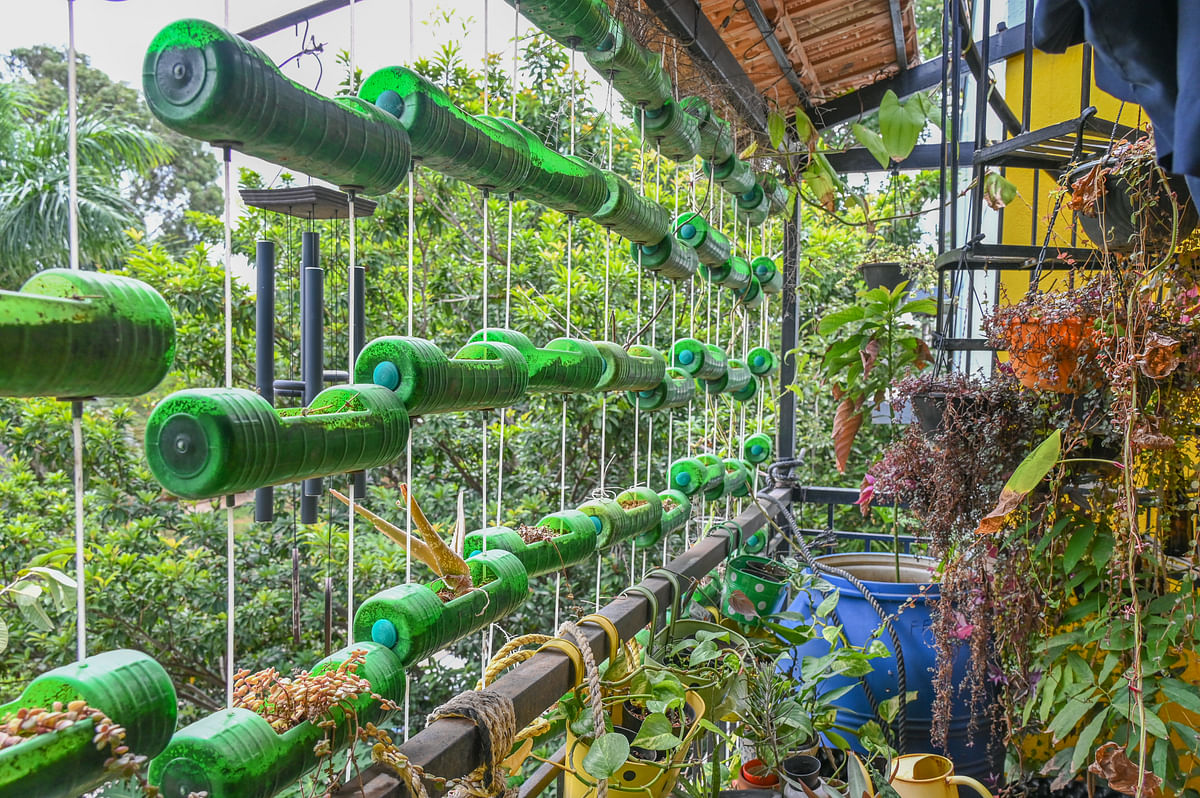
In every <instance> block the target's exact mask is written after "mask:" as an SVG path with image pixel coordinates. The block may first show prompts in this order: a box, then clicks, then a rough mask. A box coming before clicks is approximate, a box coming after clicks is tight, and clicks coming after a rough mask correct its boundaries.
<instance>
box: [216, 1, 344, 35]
mask: <svg viewBox="0 0 1200 798" xmlns="http://www.w3.org/2000/svg"><path fill="white" fill-rule="evenodd" d="M356 2H359V3H361V2H362V0H356ZM348 5H350V0H318V2H316V3H311V4H309V5H306V6H305V7H304V8H298V9H296V10H295V11H289V12H288V13H286V14H283V15H282V16H278V17H275V18H274V19H268V20H267V21H266V22H262V23H259V24H258V25H255V26H254V27H252V28H246V29H245V30H244V31H242V32H241V33H239V34H238V36H241V37H242V38H243V39H248V40H250V41H254V40H255V39H261V38H262V37H264V36H270V35H271V34H272V33H278V32H279V31H281V30H287V29H288V28H290V27H293V26H295V25H299V24H301V23H303V22H306V21H308V20H311V19H316V18H317V17H320V16H323V15H325V14H328V13H330V12H332V11H337V10H338V9H339V8H345V7H346V6H348Z"/></svg>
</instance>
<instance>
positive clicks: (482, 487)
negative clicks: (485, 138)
mask: <svg viewBox="0 0 1200 798" xmlns="http://www.w3.org/2000/svg"><path fill="white" fill-rule="evenodd" d="M489 100H490V98H489V96H488V2H487V0H483V114H484V116H487V114H488V111H489V110H491V109H490V107H489V105H490V103H489ZM488 266H489V264H488V192H487V191H486V190H485V191H484V192H483V340H485V341H486V340H487V333H488V300H489V297H488V292H489V290H490V289H489V287H488V272H490V271H491V269H489V268H488ZM488 421H489V419H488V416H487V413H486V412H485V413H484V414H483V458H482V466H481V470H480V479H479V501H480V505H481V506H480V514H481V516H482V520H481V523H480V527H482V528H485V529H486V528H487V519H488V509H487V499H488V481H487V478H488ZM487 549H488V540H487V535H484V536H483V550H484V551H487ZM462 553H463V554H465V553H466V552H462ZM495 626H496V625H495V624H492V623H489V624H488V625H487V628H486V629H484V630H483V647H482V655H481V656H480V658H479V677H480V679H483V680H486V679H487V665H488V662H489V661H490V660H491V658H492V630H493V629H494V628H495Z"/></svg>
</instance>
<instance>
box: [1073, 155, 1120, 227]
mask: <svg viewBox="0 0 1200 798" xmlns="http://www.w3.org/2000/svg"><path fill="white" fill-rule="evenodd" d="M1102 163H1103V162H1102V161H1098V162H1097V163H1096V165H1095V166H1094V167H1092V168H1091V169H1090V170H1088V172H1087V174H1085V175H1084V176H1083V177H1081V178H1079V179H1078V180H1076V181H1075V182H1074V183H1072V184H1071V199H1070V201H1069V202H1068V203H1067V207H1068V208H1070V209H1071V210H1073V211H1078V212H1079V213H1082V214H1083V215H1085V216H1095V215H1096V203H1098V202H1099V201H1100V200H1101V199H1103V198H1104V176H1105V175H1107V174H1108V173H1109V172H1111V171H1112V169H1110V168H1109V167H1106V166H1102V165H1101V164H1102Z"/></svg>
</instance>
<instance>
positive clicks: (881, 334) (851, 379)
mask: <svg viewBox="0 0 1200 798" xmlns="http://www.w3.org/2000/svg"><path fill="white" fill-rule="evenodd" d="M906 285H907V284H906V283H901V284H900V285H898V286H897V287H896V288H895V289H894V290H892V291H888V290H886V289H883V288H871V289H868V290H865V291H859V292H858V296H857V299H856V301H855V302H854V303H853V304H851V305H848V306H846V307H843V308H839V309H838V310H835V311H833V312H832V313H829V314H827V315H826V316H825V317H824V318H822V319H821V322H820V324H819V325H818V327H817V333H818V334H819V335H821V336H823V337H824V338H826V339H828V340H829V346H828V348H827V349H826V350H825V355H824V357H823V358H822V360H821V372H822V375H823V376H824V378H825V381H826V382H828V383H829V385H830V388H831V390H832V391H833V397H834V399H835V400H836V401H837V402H838V405H837V410H836V412H835V413H834V418H833V445H834V457H835V460H836V464H837V469H838V472H839V473H843V474H844V473H845V472H846V465H847V463H848V462H849V459H850V452H851V448H852V446H853V445H854V438H855V436H856V435H857V434H858V430H859V428H860V427H861V426H862V424H863V420H864V418H865V416H866V415H867V413H868V412H869V411H870V408H871V407H873V406H875V405H877V404H879V403H880V402H882V401H883V400H884V399H885V398H887V397H888V395H889V393H890V392H891V386H892V384H893V383H895V382H896V381H897V380H899V379H902V378H903V377H906V376H908V375H910V374H914V373H916V372H918V371H920V370H921V369H923V368H924V367H925V366H926V365H928V363H929V362H930V361H931V360H932V355H931V353H930V351H929V347H928V346H927V345H926V344H925V342H924V341H923V340H922V339H921V337H920V335H919V333H918V331H917V327H916V325H915V324H913V323H912V322H911V321H909V320H907V318H906V317H907V316H909V315H910V314H914V313H934V312H936V310H937V305H936V303H935V302H933V300H929V299H918V300H911V301H910V300H906V299H905V287H906Z"/></svg>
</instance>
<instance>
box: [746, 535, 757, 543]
mask: <svg viewBox="0 0 1200 798" xmlns="http://www.w3.org/2000/svg"><path fill="white" fill-rule="evenodd" d="M746 545H747V546H757V545H758V533H757V532H756V533H754V534H753V535H751V536H750V538H749V539H748V540H747V541H746Z"/></svg>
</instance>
